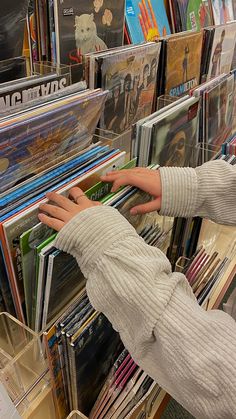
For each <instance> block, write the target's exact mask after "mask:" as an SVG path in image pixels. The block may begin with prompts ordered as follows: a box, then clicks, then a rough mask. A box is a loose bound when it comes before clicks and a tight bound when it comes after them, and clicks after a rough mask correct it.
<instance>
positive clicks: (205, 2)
mask: <svg viewBox="0 0 236 419" xmlns="http://www.w3.org/2000/svg"><path fill="white" fill-rule="evenodd" d="M169 5H170V11H171V20H172V26H173V28H174V29H175V32H182V31H186V30H195V31H196V30H197V31H199V30H200V29H201V28H205V27H207V26H210V25H212V24H213V15H212V10H211V2H210V0H192V1H189V2H182V1H181V0H169Z"/></svg>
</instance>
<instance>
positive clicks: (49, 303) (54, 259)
mask: <svg viewBox="0 0 236 419" xmlns="http://www.w3.org/2000/svg"><path fill="white" fill-rule="evenodd" d="M84 285H85V279H84V276H83V275H82V273H81V271H80V269H79V266H78V263H77V261H76V259H75V258H74V257H73V256H71V255H69V254H68V253H64V252H62V251H60V250H55V251H54V252H53V253H52V254H51V255H49V260H48V268H47V279H46V287H45V299H44V312H43V324H42V326H43V328H44V327H45V326H46V325H48V324H49V323H50V322H51V321H52V320H53V319H55V318H56V316H57V315H58V314H59V313H60V312H61V310H62V309H63V308H65V307H66V305H67V304H68V303H69V302H70V301H71V300H72V299H73V298H74V297H75V296H76V294H78V293H79V291H81V289H82V288H84Z"/></svg>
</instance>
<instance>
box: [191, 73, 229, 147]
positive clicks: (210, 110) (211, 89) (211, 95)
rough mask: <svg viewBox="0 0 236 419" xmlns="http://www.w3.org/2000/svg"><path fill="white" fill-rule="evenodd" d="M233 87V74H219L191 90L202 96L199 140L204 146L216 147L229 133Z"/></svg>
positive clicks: (194, 94) (195, 94) (193, 93)
mask: <svg viewBox="0 0 236 419" xmlns="http://www.w3.org/2000/svg"><path fill="white" fill-rule="evenodd" d="M234 88H235V86H234V75H233V74H228V75H225V74H221V75H220V76H217V77H215V78H213V79H211V80H210V81H208V82H206V83H203V84H202V85H200V86H199V87H197V88H196V89H193V90H192V92H191V94H192V95H193V96H195V97H201V98H202V99H201V116H200V133H199V141H200V142H201V143H202V144H203V146H204V147H205V148H207V146H208V145H212V146H215V147H216V149H217V147H219V146H220V145H221V144H222V142H224V141H225V140H226V139H227V138H229V136H230V135H231V132H232V129H233V105H234V100H233V96H234Z"/></svg>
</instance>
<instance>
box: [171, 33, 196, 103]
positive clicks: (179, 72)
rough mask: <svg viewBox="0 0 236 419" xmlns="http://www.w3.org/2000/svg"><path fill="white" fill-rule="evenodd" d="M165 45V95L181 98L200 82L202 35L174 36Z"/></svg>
mask: <svg viewBox="0 0 236 419" xmlns="http://www.w3.org/2000/svg"><path fill="white" fill-rule="evenodd" d="M164 42H165V43H166V52H165V54H166V67H165V94H166V95H170V96H182V95H184V94H186V93H188V92H189V90H190V89H192V88H193V87H195V86H197V85H198V84H199V81H200V66H201V53H202V33H201V32H195V33H189V34H186V35H184V36H175V37H171V38H169V39H166V40H165V41H164Z"/></svg>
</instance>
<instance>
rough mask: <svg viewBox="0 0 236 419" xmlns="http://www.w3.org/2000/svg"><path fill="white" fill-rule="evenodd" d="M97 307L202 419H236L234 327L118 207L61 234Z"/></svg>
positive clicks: (61, 244)
mask: <svg viewBox="0 0 236 419" xmlns="http://www.w3.org/2000/svg"><path fill="white" fill-rule="evenodd" d="M56 245H57V247H58V248H60V249H62V250H64V251H66V252H68V253H70V254H72V255H73V256H74V257H76V259H77V261H78V263H79V265H80V268H81V270H82V272H83V273H84V275H85V277H86V278H87V292H88V295H89V298H90V300H91V303H92V304H93V306H94V307H95V308H96V309H97V310H98V311H101V312H103V313H104V314H105V315H106V316H107V317H108V319H109V320H110V321H111V323H112V325H113V327H114V328H115V329H116V330H117V331H118V332H119V333H120V336H121V338H122V340H123V342H124V345H125V346H126V348H127V349H128V350H129V351H130V353H131V354H132V356H133V358H134V359H135V361H136V362H137V363H138V364H139V365H140V366H141V367H142V368H143V369H144V370H145V371H146V372H147V373H148V374H149V375H150V376H151V377H152V378H153V379H154V380H155V381H156V382H158V383H159V384H160V385H161V386H162V387H163V388H164V389H165V390H166V391H167V392H169V393H170V394H171V395H172V396H173V397H174V398H175V399H176V400H177V401H179V402H180V403H181V404H182V405H183V406H184V407H185V408H186V409H187V410H189V412H191V413H192V414H193V415H194V416H195V417H197V418H199V419H212V418H214V419H224V418H225V419H230V418H236V403H235V400H236V350H235V348H236V323H235V321H234V320H233V319H232V318H231V317H230V316H229V315H227V314H226V313H223V312H220V311H212V312H205V311H204V310H203V309H202V308H200V307H199V306H198V304H197V302H196V299H195V297H194V295H193V293H192V290H191V288H190V286H189V285H188V283H187V280H186V279H185V277H184V276H183V275H182V274H180V273H172V272H171V267H170V264H169V261H168V259H167V258H166V257H165V255H164V254H163V253H162V252H161V251H160V250H158V249H156V248H154V247H150V246H148V245H146V244H145V242H144V241H143V240H142V239H141V238H140V237H139V236H138V235H137V233H136V232H135V230H134V229H133V227H132V226H131V225H130V224H129V223H128V222H127V221H126V220H125V219H124V218H123V217H122V216H121V215H120V214H119V213H118V212H117V211H116V210H115V209H113V208H110V207H103V206H101V207H94V208H90V209H88V210H86V211H83V212H81V213H80V214H78V215H77V216H76V217H74V218H73V219H72V220H71V221H70V222H69V223H68V224H67V225H66V226H65V227H64V228H63V229H62V230H61V231H60V233H59V234H58V237H57V242H56Z"/></svg>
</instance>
